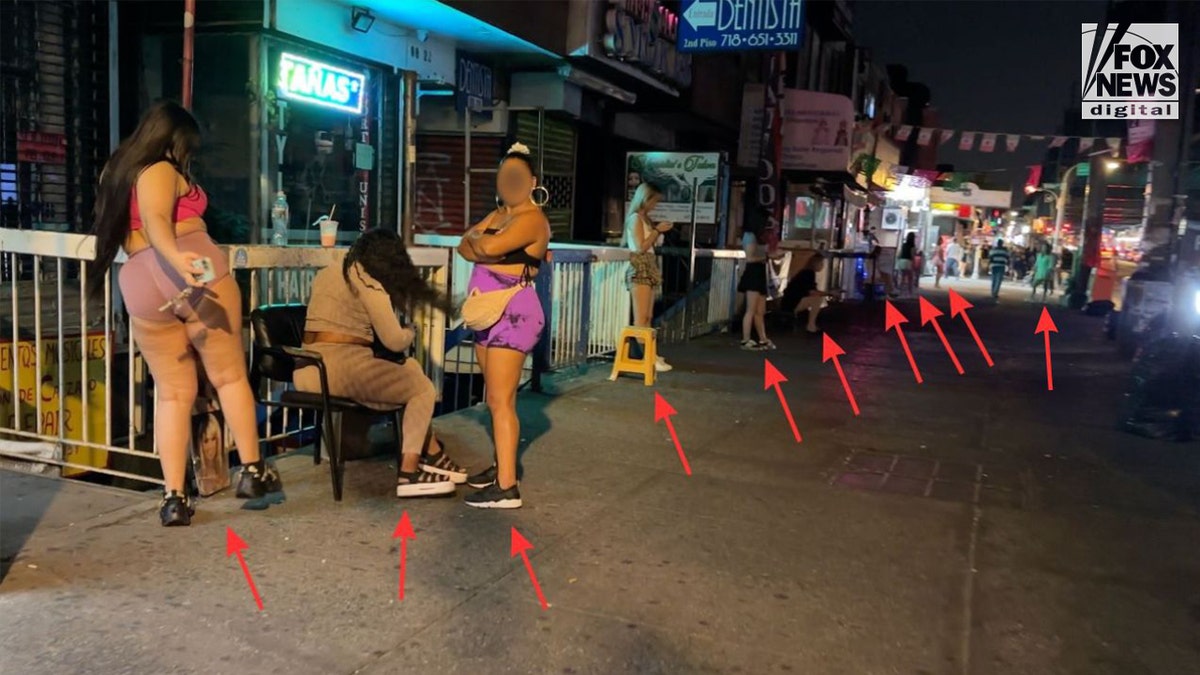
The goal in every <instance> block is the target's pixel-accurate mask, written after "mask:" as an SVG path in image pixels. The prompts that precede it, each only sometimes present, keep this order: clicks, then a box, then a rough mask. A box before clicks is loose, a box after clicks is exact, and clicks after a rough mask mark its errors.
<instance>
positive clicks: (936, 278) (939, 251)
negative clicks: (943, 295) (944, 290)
mask: <svg viewBox="0 0 1200 675" xmlns="http://www.w3.org/2000/svg"><path fill="white" fill-rule="evenodd" d="M931 262H932V263H933V287H934V288H941V287H942V275H943V274H945V273H946V247H945V245H944V244H942V243H941V242H940V241H939V242H938V244H937V246H934V247H933V258H932V259H931Z"/></svg>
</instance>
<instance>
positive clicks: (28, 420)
mask: <svg viewBox="0 0 1200 675" xmlns="http://www.w3.org/2000/svg"><path fill="white" fill-rule="evenodd" d="M409 252H410V254H411V255H412V258H413V262H414V263H416V264H417V265H418V266H419V267H421V268H422V270H423V271H424V273H425V274H426V275H427V278H428V279H429V280H430V281H431V282H432V283H433V284H434V285H436V286H439V287H441V288H446V287H447V285H448V283H449V261H450V252H449V251H446V250H444V249H427V248H426V249H422V248H413V249H410V251H409ZM228 254H229V258H230V260H229V266H230V268H231V269H232V270H234V273H235V274H236V275H237V276H238V277H240V278H239V284H240V285H241V286H242V288H243V292H247V293H248V295H249V300H250V302H249V303H248V308H247V309H249V308H253V307H257V306H259V305H261V304H273V303H281V302H299V303H307V302H308V299H309V293H310V291H311V284H312V277H313V276H315V274H316V271H317V270H319V269H320V268H321V267H324V266H326V265H329V264H340V263H341V259H342V256H344V255H345V250H344V249H340V250H339V249H320V248H273V247H269V246H234V247H228ZM95 255H96V251H95V239H94V238H93V237H90V236H84V235H78V234H67V233H58V232H45V231H34V230H15V229H10V228H0V262H2V263H3V265H2V268H3V269H4V270H5V271H6V274H5V277H4V278H3V280H2V282H0V287H2V292H0V304H3V305H4V306H5V307H7V308H8V309H9V311H8V312H7V313H6V314H7V317H5V316H4V314H0V319H2V320H3V323H0V462H4V463H6V464H8V463H10V461H11V460H18V461H19V462H20V463H21V464H22V465H24V466H28V463H29V462H33V463H34V464H35V465H38V466H42V467H46V468H50V467H59V468H60V469H61V470H62V472H63V475H66V476H76V475H80V474H83V473H95V474H103V475H106V476H110V477H112V478H114V479H122V480H129V481H134V482H137V483H145V484H157V485H161V484H162V479H161V478H160V477H159V469H158V462H157V459H158V456H157V454H155V452H154V451H153V450H154V448H153V438H152V434H151V433H149V432H151V431H152V428H151V427H152V425H150V424H149V423H148V422H149V421H150V416H149V415H148V414H147V412H148V411H147V408H148V403H149V398H148V397H149V391H150V389H149V387H148V386H147V385H148V383H147V378H146V369H145V365H144V361H143V360H142V358H141V356H140V354H139V353H138V350H137V348H136V335H132V339H131V333H132V331H131V327H130V324H129V322H128V320H127V319H126V318H125V316H124V311H123V308H122V307H121V302H120V294H119V293H115V292H114V288H113V283H112V282H113V279H114V278H115V275H116V274H118V273H119V269H120V266H121V264H122V263H123V260H122V259H120V258H119V259H118V261H117V265H116V266H114V269H113V270H110V271H109V273H108V274H106V275H105V277H104V278H103V279H100V280H97V281H99V282H100V283H101V284H102V287H103V288H102V291H103V292H102V293H97V294H96V296H95V297H94V298H92V297H89V296H88V295H87V293H86V291H87V287H88V282H89V270H90V265H91V263H92V262H93V261H94V260H95ZM247 313H248V311H247ZM408 320H409V322H410V323H412V324H414V325H416V326H417V327H418V345H417V358H418V359H419V360H420V362H421V363H422V364H423V365H424V367H425V370H426V373H427V374H428V375H429V376H430V378H431V379H432V380H433V382H434V384H435V386H438V387H439V388H440V385H441V382H442V373H443V371H444V367H445V363H444V358H443V356H444V352H445V348H444V347H445V343H444V340H445V337H446V330H445V327H446V317H445V315H444V314H442V313H441V312H438V311H433V310H429V311H425V312H420V313H418V314H416V315H414V316H412V317H408ZM245 341H246V345H247V347H248V348H249V346H250V344H251V342H250V340H249V339H248V338H247V339H246V340H245ZM266 429H267V433H266V434H264V437H263V440H272V439H273V438H279V437H281V435H285V434H287V433H295V431H296V429H294V428H292V426H291V425H289V424H287V423H286V421H285V424H284V427H283V432H284V433H283V434H280V433H278V430H276V429H274V428H273V427H272V425H271V422H270V421H268V423H267V427H266ZM230 445H231V444H229V443H227V447H229V446H230ZM14 465H15V463H14Z"/></svg>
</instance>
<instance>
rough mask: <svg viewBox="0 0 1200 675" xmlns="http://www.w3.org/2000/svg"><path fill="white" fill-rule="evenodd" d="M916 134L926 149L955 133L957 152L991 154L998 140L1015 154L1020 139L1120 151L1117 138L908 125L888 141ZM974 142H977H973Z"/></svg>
mask: <svg viewBox="0 0 1200 675" xmlns="http://www.w3.org/2000/svg"><path fill="white" fill-rule="evenodd" d="M914 133H915V134H916V138H917V145H921V146H930V145H933V144H934V142H935V141H936V143H937V145H946V144H948V143H950V141H952V140H954V136H955V135H956V134H958V149H959V150H964V151H971V150H978V151H979V152H995V150H996V147H997V145H998V144H999V142H1000V139H1001V137H1003V139H1004V147H1005V148H1006V149H1007V150H1008V152H1016V151H1017V148H1018V147H1019V146H1020V144H1021V140H1022V139H1028V140H1029V141H1034V142H1038V141H1045V140H1046V139H1050V143H1049V145H1048V146H1047V147H1050V148H1061V147H1063V146H1064V145H1066V144H1067V141H1069V140H1072V139H1077V140H1078V141H1079V150H1078V152H1081V153H1082V152H1087V151H1088V150H1090V149H1091V148H1092V147H1093V146H1095V145H1096V143H1097V142H1099V141H1104V142H1105V143H1107V144H1108V148H1109V150H1112V151H1113V152H1117V151H1119V150H1120V149H1121V141H1122V140H1123V139H1122V138H1121V137H1120V136H1113V137H1102V136H1099V137H1098V136H1044V135H1034V134H1009V133H991V132H980V131H962V132H960V131H958V130H957V129H934V128H930V127H917V126H913V125H910V124H902V125H898V126H896V127H895V133H893V134H892V138H894V139H896V140H897V141H900V142H902V143H903V142H907V141H908V140H909V139H910V138H912V137H913V134H914ZM976 141H978V143H976Z"/></svg>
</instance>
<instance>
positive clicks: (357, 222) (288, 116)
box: [264, 44, 381, 244]
mask: <svg viewBox="0 0 1200 675" xmlns="http://www.w3.org/2000/svg"><path fill="white" fill-rule="evenodd" d="M269 64H270V73H269V76H270V78H271V80H270V81H271V82H272V83H274V87H273V90H272V93H273V94H274V97H273V100H272V101H271V104H270V109H269V113H268V119H269V125H268V126H269V127H270V132H271V139H270V147H271V149H272V157H271V159H274V160H275V161H279V172H278V174H277V175H276V176H275V177H274V180H272V181H270V184H271V185H272V186H273V189H272V192H271V193H270V194H269V195H268V201H274V199H275V195H276V193H275V190H279V189H282V190H283V191H284V193H285V194H286V195H287V201H288V207H289V210H290V215H291V222H290V228H289V229H290V230H291V238H290V242H291V243H293V244H304V243H315V242H316V241H317V237H318V232H317V230H316V228H314V227H313V223H314V222H315V221H316V220H317V219H319V218H320V217H321V216H329V215H330V214H332V218H333V220H336V221H338V223H339V227H338V229H339V231H340V232H343V233H346V232H354V231H359V230H365V229H369V228H371V227H374V226H375V225H376V224H377V223H378V222H379V218H378V210H379V205H378V204H377V203H376V202H377V198H376V196H377V195H378V190H379V185H378V180H379V178H378V175H379V172H378V170H377V168H378V162H377V160H376V154H377V153H376V149H377V147H378V146H379V141H378V131H377V130H378V125H377V120H376V117H375V110H376V109H377V106H378V96H379V95H380V93H381V88H380V79H381V78H380V77H378V76H377V74H376V73H375V72H373V71H372V70H371V69H369V68H367V67H365V66H362V65H355V64H352V63H346V62H343V61H341V60H335V59H334V58H332V57H329V56H326V55H323V54H321V53H319V52H313V51H312V50H307V49H300V48H297V47H293V46H290V45H282V44H280V45H276V46H274V47H273V48H272V49H271V50H270V52H269ZM267 225H268V226H269V223H267ZM342 236H343V237H344V236H345V235H342ZM264 240H265V238H264Z"/></svg>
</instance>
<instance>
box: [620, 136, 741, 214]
mask: <svg viewBox="0 0 1200 675" xmlns="http://www.w3.org/2000/svg"><path fill="white" fill-rule="evenodd" d="M720 175H721V155H720V153H716V152H709V153H695V152H631V153H629V154H627V155H626V157H625V178H626V184H625V186H626V190H625V208H626V210H628V208H629V202H630V201H631V200H632V199H633V193H634V192H635V191H636V190H637V188H638V186H639V185H641V184H642V183H650V184H651V185H653V186H654V187H656V188H658V191H659V192H661V193H662V200H661V201H659V203H658V207H657V208H655V209H654V211H652V212H651V213H650V218H651V220H653V221H655V222H659V221H664V220H665V221H668V222H672V223H690V222H692V206H693V204H694V205H695V208H696V222H697V223H703V224H707V225H711V224H714V223H716V222H717V195H718V194H719V190H718V185H719V184H720Z"/></svg>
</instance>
